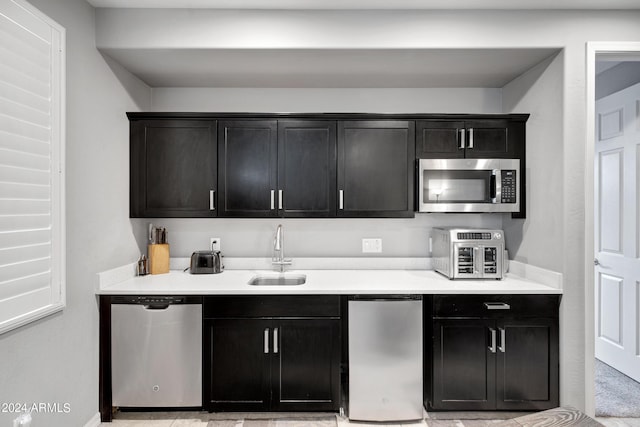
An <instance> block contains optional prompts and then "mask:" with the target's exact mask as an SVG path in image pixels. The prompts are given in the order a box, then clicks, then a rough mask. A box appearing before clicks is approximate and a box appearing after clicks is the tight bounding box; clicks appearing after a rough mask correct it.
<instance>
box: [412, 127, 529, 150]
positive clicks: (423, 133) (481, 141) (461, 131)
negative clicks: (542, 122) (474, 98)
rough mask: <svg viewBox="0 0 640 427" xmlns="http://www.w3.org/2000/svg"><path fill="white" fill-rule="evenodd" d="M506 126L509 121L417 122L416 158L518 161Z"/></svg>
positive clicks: (515, 142)
mask: <svg viewBox="0 0 640 427" xmlns="http://www.w3.org/2000/svg"><path fill="white" fill-rule="evenodd" d="M509 127H510V122H509V121H508V120H491V119H482V120H465V121H441V120H421V121H418V122H417V123H416V133H417V135H418V137H417V142H416V157H418V158H421V159H453V158H465V157H466V158H486V159H500V158H509V159H511V158H517V156H516V151H515V145H516V144H517V140H513V139H511V132H509ZM514 138H516V135H514ZM516 139H517V138H516Z"/></svg>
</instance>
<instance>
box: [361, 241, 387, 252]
mask: <svg viewBox="0 0 640 427" xmlns="http://www.w3.org/2000/svg"><path fill="white" fill-rule="evenodd" d="M362 252H363V253H374V252H375V253H379V252H382V239H362Z"/></svg>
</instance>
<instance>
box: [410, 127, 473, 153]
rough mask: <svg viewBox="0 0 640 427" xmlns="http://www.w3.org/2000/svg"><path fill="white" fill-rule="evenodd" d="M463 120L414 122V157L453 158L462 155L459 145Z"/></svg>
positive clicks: (462, 130) (462, 151)
mask: <svg viewBox="0 0 640 427" xmlns="http://www.w3.org/2000/svg"><path fill="white" fill-rule="evenodd" d="M464 131H465V129H464V122H458V121H455V122H452V121H432V120H418V121H417V122H416V157H418V158H420V159H455V158H463V157H464V147H463V146H462V147H461V138H462V133H463V132H464Z"/></svg>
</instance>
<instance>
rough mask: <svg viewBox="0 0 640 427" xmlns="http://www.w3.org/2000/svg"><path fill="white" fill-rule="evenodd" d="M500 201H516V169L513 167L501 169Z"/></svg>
mask: <svg viewBox="0 0 640 427" xmlns="http://www.w3.org/2000/svg"><path fill="white" fill-rule="evenodd" d="M501 172H502V173H501V180H500V181H501V183H500V185H501V198H500V201H501V203H515V202H516V191H518V190H517V189H516V171H515V170H513V169H503V170H502V171H501Z"/></svg>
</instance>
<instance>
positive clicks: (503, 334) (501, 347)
mask: <svg viewBox="0 0 640 427" xmlns="http://www.w3.org/2000/svg"><path fill="white" fill-rule="evenodd" d="M498 330H499V331H500V345H499V346H498V350H500V351H501V352H502V353H504V351H505V350H506V349H507V344H506V343H505V340H506V338H507V333H506V332H505V330H504V328H498Z"/></svg>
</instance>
